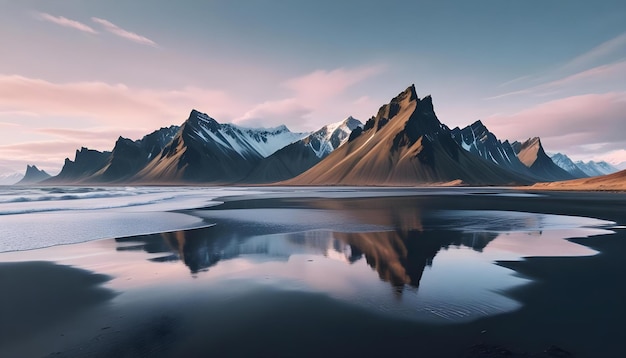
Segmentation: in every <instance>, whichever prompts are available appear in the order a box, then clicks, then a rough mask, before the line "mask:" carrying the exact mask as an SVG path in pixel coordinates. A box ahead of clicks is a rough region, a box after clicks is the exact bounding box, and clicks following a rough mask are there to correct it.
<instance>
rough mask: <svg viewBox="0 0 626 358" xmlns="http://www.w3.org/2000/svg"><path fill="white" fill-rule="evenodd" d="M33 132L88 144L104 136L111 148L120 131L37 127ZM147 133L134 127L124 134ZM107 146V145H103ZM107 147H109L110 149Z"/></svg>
mask: <svg viewBox="0 0 626 358" xmlns="http://www.w3.org/2000/svg"><path fill="white" fill-rule="evenodd" d="M155 129H156V128H155ZM35 132H39V133H43V134H50V135H53V136H55V137H59V138H63V139H66V140H81V141H84V142H83V143H85V144H87V143H89V144H90V145H91V144H92V143H94V142H96V143H97V142H101V141H102V140H103V138H106V139H105V140H106V143H107V145H108V146H109V147H111V148H112V146H113V144H112V142H111V139H113V138H118V137H119V136H120V132H119V130H118V129H104V130H103V129H89V130H77V129H70V128H39V129H35ZM146 134H148V133H147V132H146V131H144V130H141V129H135V130H132V131H127V132H126V133H125V135H127V136H129V138H130V139H133V140H135V139H140V138H142V137H143V136H144V135H146ZM105 148H108V147H105ZM111 148H109V149H111Z"/></svg>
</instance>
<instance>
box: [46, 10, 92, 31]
mask: <svg viewBox="0 0 626 358" xmlns="http://www.w3.org/2000/svg"><path fill="white" fill-rule="evenodd" d="M37 17H38V18H39V19H41V20H45V21H48V22H51V23H53V24H57V25H60V26H63V27H68V28H71V29H75V30H79V31H82V32H87V33H90V34H97V33H98V32H97V31H96V30H94V29H93V28H92V27H90V26H89V25H86V24H83V23H82V22H80V21H76V20H71V19H68V18H66V17H63V16H53V15H50V14H48V13H45V12H40V13H37Z"/></svg>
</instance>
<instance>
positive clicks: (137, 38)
mask: <svg viewBox="0 0 626 358" xmlns="http://www.w3.org/2000/svg"><path fill="white" fill-rule="evenodd" d="M91 20H92V21H93V22H95V23H97V24H100V25H102V27H104V29H105V30H107V31H108V32H110V33H112V34H114V35H117V36H119V37H122V38H124V39H127V40H130V41H133V42H136V43H139V44H142V45H148V46H153V47H157V46H158V45H157V44H156V42H154V41H152V40H150V39H149V38H147V37H145V36H141V35H139V34H137V33H134V32H131V31H128V30H124V29H123V28H121V27H119V26H117V25H115V24H114V23H112V22H110V21H108V20H105V19H101V18H98V17H92V18H91Z"/></svg>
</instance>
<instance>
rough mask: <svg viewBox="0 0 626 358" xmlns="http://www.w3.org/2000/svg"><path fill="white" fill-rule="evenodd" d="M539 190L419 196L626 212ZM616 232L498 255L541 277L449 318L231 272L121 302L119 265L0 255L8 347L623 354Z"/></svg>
mask: <svg viewBox="0 0 626 358" xmlns="http://www.w3.org/2000/svg"><path fill="white" fill-rule="evenodd" d="M541 195H544V196H542V197H497V196H493V195H491V194H489V193H487V192H486V193H485V195H468V196H432V197H426V198H423V200H424V204H425V205H427V206H428V207H429V208H432V209H454V210H515V211H527V212H537V213H548V214H562V215H577V216H586V217H594V218H599V219H605V220H610V221H614V222H616V223H617V225H624V224H626V210H625V209H626V207H625V204H626V195H624V194H616V193H586V192H583V193H575V194H573V193H559V192H551V193H541ZM228 200H230V201H228V202H226V203H225V204H224V205H222V206H220V207H219V208H221V209H224V208H232V209H236V208H242V207H245V208H269V207H276V208H283V207H297V206H300V205H314V204H310V203H307V200H303V199H297V200H296V199H251V200H246V199H245V198H238V199H236V200H235V199H228ZM321 200H323V199H321ZM312 201H314V200H312ZM312 201H310V202H312ZM214 209H218V208H214ZM615 231H616V234H613V235H603V236H598V237H592V238H587V239H584V240H579V242H580V243H581V244H583V245H586V246H589V247H592V248H594V249H596V250H598V251H599V252H600V253H599V254H597V255H595V256H587V257H546V258H541V257H535V258H529V259H526V260H524V261H515V262H500V263H499V264H500V265H502V266H504V267H508V268H512V269H514V270H515V271H516V272H517V273H518V274H519V275H521V276H523V277H527V278H530V279H532V281H533V282H532V283H530V284H528V285H524V286H521V287H519V288H517V289H514V290H511V291H509V292H506V293H505V294H506V295H507V296H509V297H512V298H514V299H516V300H518V301H519V302H521V303H522V304H523V307H522V308H521V309H519V310H517V311H514V312H510V313H505V314H501V315H498V316H491V317H486V318H482V319H479V320H476V321H472V322H470V323H459V324H450V325H435V324H425V323H416V322H412V321H407V320H402V319H394V318H391V317H387V316H381V315H379V314H375V313H373V312H370V311H368V310H365V309H361V308H359V307H355V306H353V305H348V304H346V303H342V302H339V301H337V300H333V299H330V298H329V297H327V296H324V295H319V294H314V293H307V292H296V291H294V292H289V293H285V292H280V293H276V294H275V293H273V292H272V291H271V290H268V289H267V288H264V287H261V286H259V287H258V290H257V288H255V287H254V286H253V287H250V286H249V285H247V284H246V286H245V290H246V292H248V293H249V292H254V294H253V295H250V294H247V295H238V292H239V291H237V290H238V289H239V288H237V287H238V286H232V285H231V286H224V287H221V288H222V289H223V290H224V292H225V293H224V296H223V297H221V298H212V299H206V298H205V297H202V296H201V295H198V296H197V297H182V296H179V295H177V294H176V292H151V293H148V292H149V291H146V293H144V295H145V296H143V297H133V298H132V299H133V300H135V302H137V304H135V305H134V306H127V307H124V306H120V307H116V306H115V305H112V302H114V300H113V298H114V297H115V296H116V295H117V294H119V293H118V292H114V291H112V290H111V289H108V288H107V287H106V286H107V285H106V283H107V282H108V281H109V280H110V279H111V277H106V276H103V275H100V274H94V273H91V272H88V271H84V270H81V269H78V268H74V267H69V266H66V265H63V264H54V263H50V262H23V263H2V264H0V287H2V295H0V307H1V309H2V315H0V317H1V320H0V356H2V357H4V356H6V357H13V356H20V357H41V356H53V357H111V356H116V357H178V356H187V357H204V356H224V357H226V356H236V357H251V356H258V357H276V356H297V357H322V356H323V357H345V356H359V357H388V356H398V357H421V356H424V357H469V356H478V357H480V356H484V357H486V356H494V355H476V354H475V350H472V349H471V347H472V346H475V345H477V344H481V343H484V344H486V345H495V346H503V347H506V348H507V349H508V350H510V351H513V352H517V353H518V354H519V355H518V356H524V355H523V353H525V352H528V353H532V354H534V355H532V356H544V357H548V356H550V355H548V354H547V353H542V352H543V351H545V350H546V349H547V348H548V347H550V346H552V345H555V346H558V347H560V348H562V349H564V350H566V351H568V352H571V353H572V354H573V356H576V357H624V356H626V342H625V341H624V337H626V325H625V324H624V323H625V322H626V306H625V305H624V302H626V285H624V284H623V274H624V273H626V260H624V259H623V256H624V253H626V230H625V229H615ZM89 245H91V246H89V247H91V248H92V250H94V252H99V251H98V250H102V252H104V251H105V250H106V249H107V248H105V247H103V248H101V249H99V248H98V245H99V244H98V243H93V244H89ZM75 247H76V245H70V246H67V247H63V248H54V250H53V251H49V249H48V251H39V252H24V253H17V254H13V257H16V256H19V257H23V259H28V258H33V259H35V258H37V257H39V259H40V256H41V255H42V252H43V253H46V252H48V253H49V252H53V253H59V252H66V253H68V255H70V256H71V252H72V250H73V249H74V248H75ZM38 255H39V256H38ZM108 258H109V256H107V255H106V254H104V253H102V254H101V255H94V256H93V257H90V258H89V259H88V261H89V262H90V265H92V266H95V267H97V266H98V265H111V263H110V262H108V261H107V259H108ZM0 260H2V257H0ZM137 284H141V283H140V282H138V283H137ZM233 287H234V288H233ZM242 287H244V286H242ZM218 288H220V287H218ZM460 294H462V293H460ZM28 298H33V299H28ZM144 300H145V304H144V303H142V302H143V301H144ZM131 308H132V311H131ZM16 354H17V355H16ZM496 356H497V355H496Z"/></svg>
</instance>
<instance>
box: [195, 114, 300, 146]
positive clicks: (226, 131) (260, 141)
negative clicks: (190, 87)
mask: <svg viewBox="0 0 626 358" xmlns="http://www.w3.org/2000/svg"><path fill="white" fill-rule="evenodd" d="M186 126H187V133H188V135H189V136H191V137H192V138H195V139H196V140H199V141H200V142H205V143H206V142H213V143H215V144H217V145H218V146H220V147H222V148H224V149H226V150H234V151H235V152H237V153H239V155H241V156H243V157H259V156H260V157H268V156H269V155H271V154H272V153H274V152H275V151H277V150H279V149H281V148H283V147H285V146H287V145H289V144H291V143H293V142H296V141H298V140H300V139H302V138H304V137H306V136H307V135H309V133H293V132H291V131H290V130H289V129H288V128H287V126H285V125H280V126H278V127H274V128H246V127H241V126H238V125H236V124H230V123H224V124H220V123H218V122H217V121H216V120H215V119H213V118H211V117H209V116H208V115H206V114H205V113H201V112H199V111H196V110H192V111H191V114H190V116H189V120H188V121H187V123H186Z"/></svg>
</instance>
